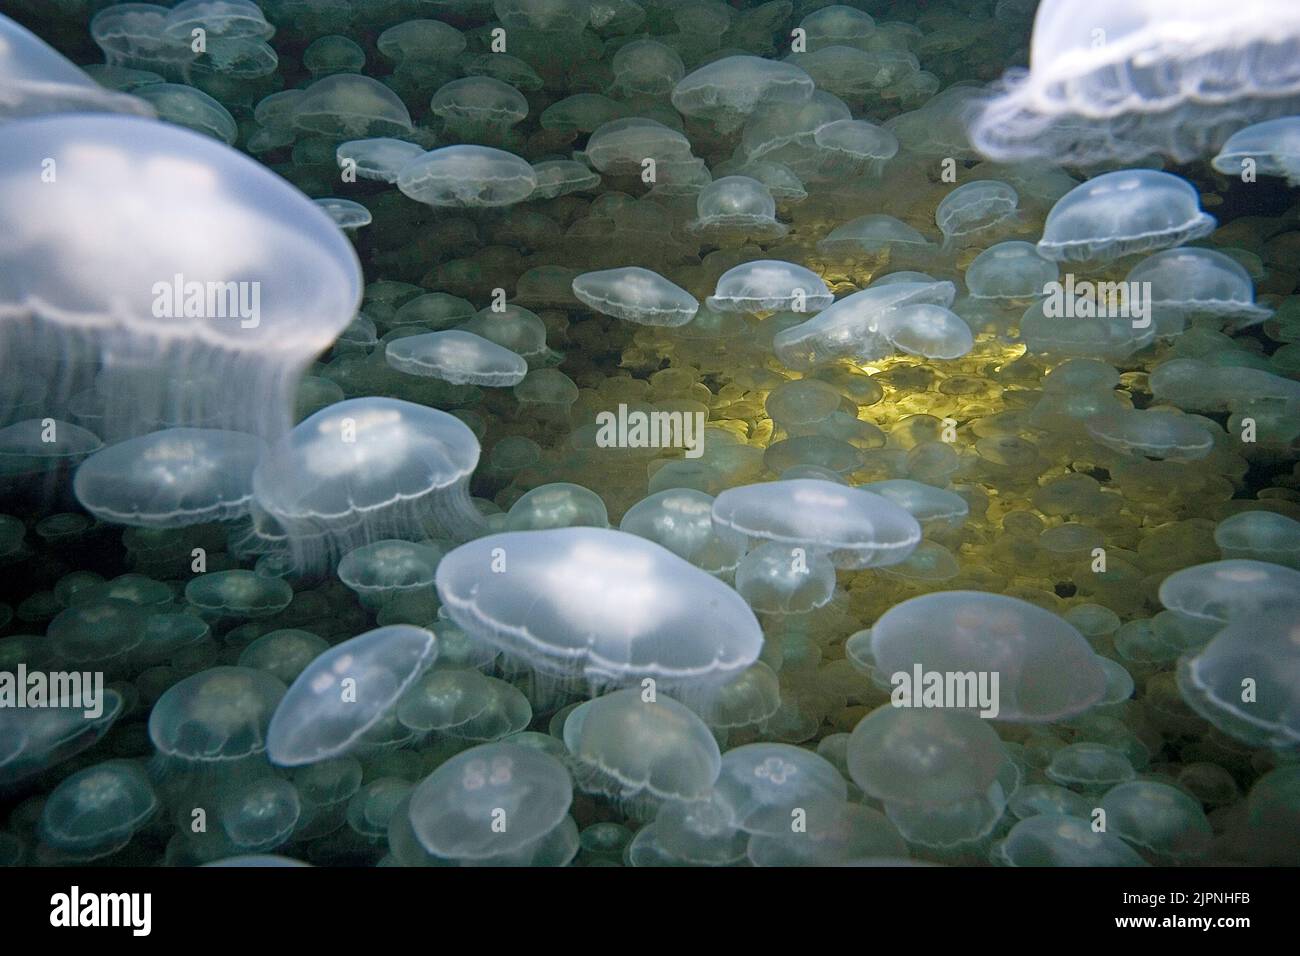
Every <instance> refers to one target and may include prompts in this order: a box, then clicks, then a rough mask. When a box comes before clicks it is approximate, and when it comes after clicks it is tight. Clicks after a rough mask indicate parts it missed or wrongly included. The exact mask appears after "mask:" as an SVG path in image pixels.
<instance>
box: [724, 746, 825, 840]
mask: <svg viewBox="0 0 1300 956" xmlns="http://www.w3.org/2000/svg"><path fill="white" fill-rule="evenodd" d="M714 786H715V790H716V792H717V793H718V796H719V798H720V799H721V800H722V802H723V803H725V804H726V805H727V806H729V807H730V808H731V811H732V813H733V815H734V819H735V824H736V826H737V827H739V828H740V829H742V830H745V831H746V832H748V833H765V834H769V835H771V836H781V835H783V834H786V833H789V832H790V827H791V821H792V820H794V819H795V818H796V815H797V811H803V815H804V819H805V820H807V819H808V818H817V817H821V816H823V815H824V816H825V817H827V818H829V817H830V816H831V815H832V814H834V813H835V812H837V811H838V810H839V809H840V808H841V807H842V806H843V805H844V804H845V803H847V802H848V784H847V782H846V781H845V779H844V778H843V777H842V776H840V772H839V771H838V770H836V769H835V765H834V764H832V763H831V762H830V761H828V760H826V759H825V758H824V757H820V756H818V755H817V754H815V753H812V752H811V751H808V750H804V749H803V748H802V747H793V746H790V745H789V744H771V743H761V744H748V745H746V746H743V747H736V748H735V749H733V750H728V751H727V752H726V753H725V754H723V755H722V769H721V772H720V773H719V775H718V782H717V783H716V784H715V785H714Z"/></svg>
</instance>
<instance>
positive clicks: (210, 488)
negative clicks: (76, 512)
mask: <svg viewBox="0 0 1300 956" xmlns="http://www.w3.org/2000/svg"><path fill="white" fill-rule="evenodd" d="M264 447H265V446H264V445H263V443H262V442H261V441H259V440H258V439H257V438H255V437H254V436H252V435H245V434H242V433H240V432H232V431H218V430H216V429H209V428H167V429H163V430H162V431H157V432H153V433H152V434H149V435H143V436H141V437H139V438H131V439H127V440H126V441H124V442H119V443H117V444H115V445H110V446H109V447H107V448H104V449H102V450H100V451H97V452H95V453H94V454H93V455H91V456H90V457H89V458H87V459H86V460H85V461H84V462H82V464H81V467H79V468H78V469H77V473H76V476H75V478H74V480H73V490H74V492H75V494H76V496H77V500H78V501H80V502H81V505H82V507H84V508H85V509H86V510H87V511H89V512H90V513H91V514H93V515H94V516H95V517H97V518H99V519H100V520H101V521H110V522H113V523H115V524H126V525H133V526H135V527H141V528H180V527H185V526H187V525H194V524H203V523H205V522H209V521H230V520H233V519H235V518H239V517H242V516H243V515H245V514H247V513H248V509H249V504H250V502H251V499H252V478H253V469H254V467H255V466H256V465H257V462H258V459H259V458H260V456H261V454H262V452H263V450H264Z"/></svg>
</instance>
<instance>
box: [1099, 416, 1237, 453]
mask: <svg viewBox="0 0 1300 956" xmlns="http://www.w3.org/2000/svg"><path fill="white" fill-rule="evenodd" d="M1084 427H1085V428H1086V429H1087V431H1088V434H1089V435H1090V436H1092V437H1093V438H1094V439H1096V440H1097V441H1098V442H1100V443H1101V444H1103V445H1105V446H1106V447H1107V448H1113V449H1114V450H1116V451H1119V452H1123V453H1126V454H1132V455H1142V456H1145V457H1147V458H1159V459H1171V460H1173V461H1196V460H1198V459H1201V458H1204V457H1205V456H1206V455H1208V454H1210V452H1212V451H1213V450H1214V434H1213V433H1212V432H1211V431H1210V430H1209V428H1208V427H1207V426H1206V425H1204V424H1202V423H1201V422H1199V421H1197V420H1196V419H1195V418H1194V417H1192V416H1191V415H1184V414H1183V413H1182V412H1180V411H1178V410H1176V409H1150V408H1148V409H1135V408H1121V409H1116V410H1115V411H1109V412H1102V413H1100V414H1097V415H1090V416H1089V417H1088V418H1086V419H1084Z"/></svg>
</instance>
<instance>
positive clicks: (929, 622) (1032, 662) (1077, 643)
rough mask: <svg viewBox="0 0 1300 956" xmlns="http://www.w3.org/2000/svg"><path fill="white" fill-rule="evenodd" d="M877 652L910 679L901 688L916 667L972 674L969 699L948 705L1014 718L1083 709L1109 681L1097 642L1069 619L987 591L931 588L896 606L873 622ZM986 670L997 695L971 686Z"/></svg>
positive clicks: (878, 659) (878, 660)
mask: <svg viewBox="0 0 1300 956" xmlns="http://www.w3.org/2000/svg"><path fill="white" fill-rule="evenodd" d="M871 653H872V657H873V659H874V661H875V665H876V667H877V669H878V670H879V672H880V673H882V674H889V675H893V677H895V678H897V677H898V675H903V676H904V677H907V678H908V681H907V683H906V684H904V683H902V682H899V683H896V684H894V688H895V694H899V693H900V687H901V690H902V691H906V690H907V686H909V685H910V684H911V683H912V680H911V678H912V676H913V672H914V671H915V670H919V671H921V672H922V673H923V674H924V673H925V672H940V673H943V674H964V675H968V678H969V679H967V680H966V685H965V687H964V690H963V689H962V688H955V690H959V691H962V693H961V696H962V697H963V698H964V700H963V701H962V702H961V703H959V704H954V703H953V702H952V701H951V700H949V701H947V702H946V703H947V705H948V706H950V707H951V706H955V707H958V708H959V709H963V710H980V711H981V713H982V714H984V715H985V716H996V717H997V718H998V719H1000V720H1006V721H1013V722H1025V723H1047V722H1052V721H1057V720H1061V719H1063V718H1065V717H1070V716H1074V715H1076V714H1081V713H1083V712H1084V711H1086V710H1088V709H1089V708H1091V707H1092V706H1093V705H1095V704H1096V703H1097V702H1098V701H1099V700H1100V699H1101V696H1102V694H1103V692H1104V691H1105V685H1106V680H1105V673H1104V671H1103V670H1102V668H1101V665H1100V664H1098V663H1097V657H1096V655H1095V654H1094V653H1093V650H1092V648H1091V647H1090V646H1089V644H1088V642H1087V641H1086V640H1085V639H1084V637H1083V635H1081V634H1080V633H1079V632H1078V631H1077V630H1075V629H1074V627H1072V626H1071V625H1070V624H1069V623H1068V622H1067V621H1065V620H1063V619H1062V618H1060V617H1059V616H1057V615H1056V614H1053V613H1052V612H1051V611H1047V610H1044V609H1043V608H1040V607H1037V606H1036V605H1033V604H1030V603H1028V602H1027V601H1022V600H1020V599H1018V598H1013V597H1006V596H1003V595H1000V594H986V593H983V592H979V591H945V592H940V593H934V594H926V595H922V596H921V597H916V598H912V599H910V600H907V601H903V602H902V603H901V604H896V605H894V606H893V607H892V608H890V609H889V610H888V611H886V612H885V613H884V614H882V615H881V616H880V618H879V619H878V620H877V621H876V623H875V624H874V625H872V628H871ZM981 673H983V674H987V675H989V676H988V682H989V687H988V688H987V689H989V690H992V682H993V675H997V688H996V690H993V693H992V700H991V701H984V700H982V697H983V695H982V693H971V691H972V690H978V688H975V687H972V686H971V684H970V681H971V680H976V679H977V678H978V675H979V674H981ZM945 693H946V691H945ZM911 694H912V696H913V698H919V697H920V696H921V688H918V687H912V689H911ZM977 698H981V699H980V700H977ZM985 704H990V706H988V707H985ZM988 710H995V711H996V713H995V714H988V713H987V711H988Z"/></svg>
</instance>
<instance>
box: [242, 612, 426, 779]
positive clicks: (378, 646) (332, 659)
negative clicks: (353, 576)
mask: <svg viewBox="0 0 1300 956" xmlns="http://www.w3.org/2000/svg"><path fill="white" fill-rule="evenodd" d="M437 654H438V644H437V641H436V639H435V638H434V636H433V633H432V632H430V631H426V630H424V629H423V628H419V627H411V626H409V625H404V624H395V625H390V626H388V627H380V628H377V629H375V630H373V631H367V632H366V633H365V634H361V635H359V636H357V637H354V638H351V639H350V640H347V641H344V642H343V643H342V644H337V645H335V646H334V647H331V648H330V649H329V650H328V651H326V652H325V653H324V654H322V655H320V656H319V657H317V658H316V659H315V660H313V661H312V662H311V663H310V664H309V665H308V666H307V669H306V670H304V671H303V672H302V673H301V674H299V675H298V678H297V679H296V680H295V681H294V682H293V684H291V685H290V686H289V689H288V691H287V692H285V693H284V695H283V699H281V700H279V701H278V706H277V707H276V708H275V714H274V716H272V717H271V718H270V720H269V726H268V729H267V732H266V750H267V754H268V756H269V757H270V759H271V762H272V763H274V764H276V765H278V766H281V767H300V766H303V765H305V764H315V763H319V762H321V761H325V760H331V759H334V758H337V757H341V756H344V755H346V754H347V753H348V752H349V751H351V750H352V749H354V748H356V747H357V746H358V745H359V744H360V743H361V742H362V741H363V740H364V739H365V735H366V733H367V732H368V731H371V730H372V729H373V728H375V727H376V725H378V724H380V723H381V722H382V721H383V720H385V719H386V718H389V717H391V716H392V715H393V713H394V711H395V709H396V707H397V702H398V701H399V700H400V699H401V697H402V695H403V694H404V693H405V692H406V691H407V690H408V689H409V688H410V687H411V686H412V685H413V684H414V683H415V682H416V681H417V680H418V679H419V677H420V675H421V674H423V673H424V672H425V670H427V669H428V668H429V667H430V666H431V665H432V664H433V662H434V660H435V659H436V657H437ZM259 673H260V672H259Z"/></svg>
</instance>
